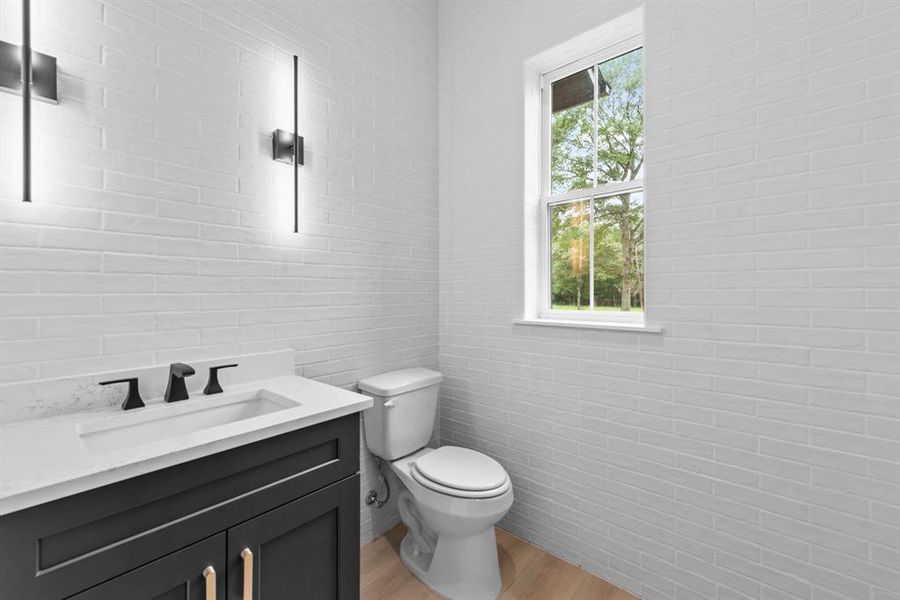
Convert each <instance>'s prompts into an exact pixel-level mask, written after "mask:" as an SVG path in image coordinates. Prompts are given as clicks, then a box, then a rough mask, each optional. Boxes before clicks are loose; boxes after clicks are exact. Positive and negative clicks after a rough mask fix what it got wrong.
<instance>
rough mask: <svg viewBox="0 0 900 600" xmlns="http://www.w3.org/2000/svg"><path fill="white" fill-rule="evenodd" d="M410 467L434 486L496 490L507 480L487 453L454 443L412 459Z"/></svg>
mask: <svg viewBox="0 0 900 600" xmlns="http://www.w3.org/2000/svg"><path fill="white" fill-rule="evenodd" d="M413 468H414V469H415V470H416V471H417V472H418V473H419V474H420V475H422V476H424V477H426V478H427V479H430V480H431V481H433V482H435V483H437V484H438V485H441V486H443V487H446V488H450V489H454V490H465V491H471V492H482V491H488V490H496V489H497V488H499V487H501V486H503V485H504V484H505V483H506V482H507V481H508V479H509V477H508V476H507V474H506V470H505V469H504V468H503V467H502V466H501V465H500V463H498V462H497V461H496V460H494V459H493V458H491V457H490V456H486V455H484V454H482V453H481V452H476V451H475V450H469V449H468V448H460V447H458V446H441V447H440V448H438V449H437V450H435V451H434V452H429V453H428V454H426V455H424V456H422V457H420V458H418V459H416V461H415V463H414V466H413Z"/></svg>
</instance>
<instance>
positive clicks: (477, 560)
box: [400, 527, 501, 600]
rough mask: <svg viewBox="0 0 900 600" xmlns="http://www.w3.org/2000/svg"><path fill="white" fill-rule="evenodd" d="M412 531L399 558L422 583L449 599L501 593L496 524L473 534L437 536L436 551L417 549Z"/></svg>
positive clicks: (490, 598) (479, 599) (477, 599)
mask: <svg viewBox="0 0 900 600" xmlns="http://www.w3.org/2000/svg"><path fill="white" fill-rule="evenodd" d="M415 548H416V544H415V542H414V541H413V539H412V537H411V536H410V535H409V534H406V536H404V538H403V541H402V542H401V543H400V559H401V560H402V561H403V564H404V565H406V568H408V569H409V570H410V572H411V573H412V574H413V575H415V576H416V577H417V578H419V579H420V580H421V581H422V583H424V584H425V585H427V586H428V587H430V588H431V589H432V590H434V591H435V592H437V593H438V594H440V595H441V596H442V597H444V598H447V599H448V600H494V599H495V598H496V597H497V594H499V593H500V588H501V582H500V564H499V561H498V559H497V539H496V537H495V535H494V528H493V527H490V528H489V529H486V530H485V531H482V532H480V533H476V534H474V535H470V536H462V537H450V536H446V535H442V536H439V537H438V540H437V545H436V547H435V549H434V554H426V553H417V552H416V550H415Z"/></svg>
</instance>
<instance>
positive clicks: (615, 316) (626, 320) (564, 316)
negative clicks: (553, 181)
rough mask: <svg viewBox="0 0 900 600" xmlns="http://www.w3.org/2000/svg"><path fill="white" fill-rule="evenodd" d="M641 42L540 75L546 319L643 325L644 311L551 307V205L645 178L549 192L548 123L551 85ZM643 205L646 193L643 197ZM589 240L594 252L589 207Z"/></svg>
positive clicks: (618, 190)
mask: <svg viewBox="0 0 900 600" xmlns="http://www.w3.org/2000/svg"><path fill="white" fill-rule="evenodd" d="M643 45H644V36H643V35H642V34H637V35H632V36H629V37H627V38H625V39H622V40H620V41H618V42H615V43H613V44H610V45H608V46H606V47H605V48H603V49H602V50H599V51H597V52H594V53H593V54H590V55H588V56H585V57H584V58H581V59H578V60H576V61H573V62H570V63H567V64H566V65H563V66H561V67H559V68H556V69H553V70H551V71H548V72H546V73H544V74H543V75H542V76H541V111H540V115H541V117H540V118H541V198H540V203H539V210H540V211H541V215H540V218H539V222H540V253H539V254H540V266H539V269H538V277H539V278H540V281H539V282H538V292H539V295H540V297H539V298H538V305H537V308H538V318H539V319H545V320H558V321H569V322H571V321H586V322H593V323H608V324H621V325H625V326H631V327H641V326H643V325H645V320H644V319H645V312H644V311H646V307H644V311H642V312H624V311H593V310H586V311H569V310H552V309H551V308H550V307H551V286H550V255H551V249H550V211H551V210H552V208H553V206H554V205H557V204H566V203H570V202H574V201H577V200H592V199H593V198H599V197H605V196H615V195H617V194H622V193H625V192H637V191H640V192H643V191H644V179H643V177H642V178H640V179H635V180H632V181H625V182H622V181H614V182H610V183H606V184H602V185H600V186H597V187H593V188H585V189H582V190H571V191H568V192H565V193H562V194H555V195H554V194H551V193H550V143H551V136H550V123H551V117H552V115H551V97H550V91H551V87H550V86H551V84H552V83H553V82H554V81H558V80H560V79H562V78H563V77H567V76H568V75H572V74H573V73H577V72H578V71H583V70H584V69H587V68H589V67H591V66H593V65H596V64H600V63H603V62H605V61H607V60H610V59H612V58H616V57H617V56H621V55H623V54H626V53H628V52H631V51H632V50H636V49H638V48H642V47H643ZM644 199H645V205H646V194H645V196H644ZM589 230H590V236H591V237H590V241H589V245H590V248H591V252H592V253H593V246H594V243H593V242H594V239H593V238H594V228H593V210H591V223H590V225H589ZM589 277H590V282H591V285H590V304H589V306H593V297H594V264H593V261H591V264H590V275H589Z"/></svg>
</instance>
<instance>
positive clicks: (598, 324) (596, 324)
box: [513, 318, 662, 333]
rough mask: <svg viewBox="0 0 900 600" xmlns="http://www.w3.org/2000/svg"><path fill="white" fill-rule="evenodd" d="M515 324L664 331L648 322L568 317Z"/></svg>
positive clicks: (516, 321)
mask: <svg viewBox="0 0 900 600" xmlns="http://www.w3.org/2000/svg"><path fill="white" fill-rule="evenodd" d="M513 323H514V324H515V325H537V326H539V327H574V328H576V329H605V330H608V331H634V332H635V333H662V327H660V326H658V325H649V324H647V323H613V322H610V321H606V322H604V321H576V320H566V319H537V318H530V319H524V318H523V319H516V320H514V321H513Z"/></svg>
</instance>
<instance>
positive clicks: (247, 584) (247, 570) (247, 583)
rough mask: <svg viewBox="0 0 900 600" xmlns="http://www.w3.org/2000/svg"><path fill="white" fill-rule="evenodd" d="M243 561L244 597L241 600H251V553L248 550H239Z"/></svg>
mask: <svg viewBox="0 0 900 600" xmlns="http://www.w3.org/2000/svg"><path fill="white" fill-rule="evenodd" d="M241 558H243V559H244V596H243V599H242V600H253V552H251V551H250V548H244V549H243V550H241Z"/></svg>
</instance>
